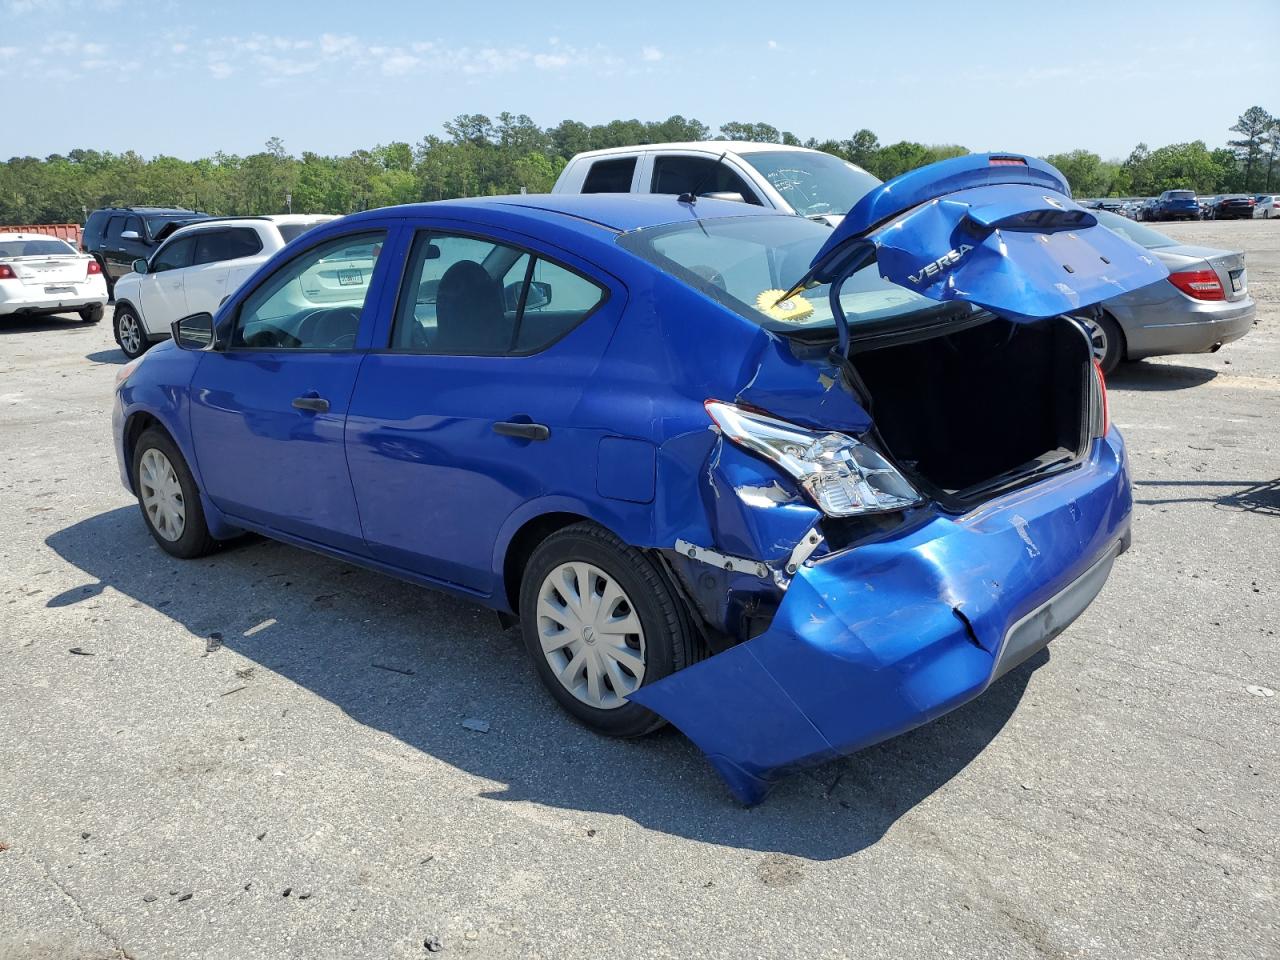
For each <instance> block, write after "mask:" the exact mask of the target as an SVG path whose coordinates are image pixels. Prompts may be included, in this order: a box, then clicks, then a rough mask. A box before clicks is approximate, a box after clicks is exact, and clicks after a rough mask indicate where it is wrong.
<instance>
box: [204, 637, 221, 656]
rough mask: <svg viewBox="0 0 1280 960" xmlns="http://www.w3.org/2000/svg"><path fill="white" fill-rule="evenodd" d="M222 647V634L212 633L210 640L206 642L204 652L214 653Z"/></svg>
mask: <svg viewBox="0 0 1280 960" xmlns="http://www.w3.org/2000/svg"><path fill="white" fill-rule="evenodd" d="M221 646H222V634H220V633H211V634H209V639H207V640H206V641H205V642H204V652H205V653H213V652H215V651H216V650H218V649H219V648H220V647H221Z"/></svg>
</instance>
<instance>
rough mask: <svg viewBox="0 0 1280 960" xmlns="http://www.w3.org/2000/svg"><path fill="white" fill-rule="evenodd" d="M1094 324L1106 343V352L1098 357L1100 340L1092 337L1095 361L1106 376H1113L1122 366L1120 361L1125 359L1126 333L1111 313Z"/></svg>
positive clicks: (1104, 315)
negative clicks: (1117, 368) (1114, 371)
mask: <svg viewBox="0 0 1280 960" xmlns="http://www.w3.org/2000/svg"><path fill="white" fill-rule="evenodd" d="M1094 323H1096V324H1097V326H1098V331H1099V332H1100V333H1101V334H1102V339H1103V340H1105V342H1106V350H1105V352H1104V353H1103V354H1102V355H1101V356H1098V349H1097V348H1098V346H1099V344H1098V340H1097V337H1096V336H1092V335H1091V338H1090V339H1091V341H1092V345H1093V348H1094V359H1095V360H1097V361H1098V364H1099V366H1101V367H1102V372H1103V374H1104V375H1105V376H1111V372H1112V371H1113V370H1115V368H1116V367H1118V366H1120V361H1121V360H1123V359H1124V354H1125V340H1124V331H1123V330H1121V329H1120V324H1118V323H1116V322H1115V320H1114V319H1113V318H1112V317H1111V315H1110V314H1109V313H1104V314H1102V315H1101V316H1100V317H1098V318H1097V320H1095V321H1094Z"/></svg>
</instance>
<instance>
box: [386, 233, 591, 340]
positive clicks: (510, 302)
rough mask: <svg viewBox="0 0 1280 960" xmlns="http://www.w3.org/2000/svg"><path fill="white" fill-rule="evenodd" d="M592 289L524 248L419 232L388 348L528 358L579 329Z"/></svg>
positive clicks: (577, 276) (580, 278) (582, 279)
mask: <svg viewBox="0 0 1280 960" xmlns="http://www.w3.org/2000/svg"><path fill="white" fill-rule="evenodd" d="M604 298H605V291H604V289H603V288H601V287H600V286H599V285H597V284H596V283H594V282H593V281H591V280H588V279H587V278H585V277H583V276H581V275H580V274H578V273H576V272H574V271H572V270H569V269H567V268H565V267H562V266H560V265H559V264H556V263H554V262H552V261H549V260H546V259H543V258H542V257H539V256H537V255H536V254H532V253H530V252H528V251H526V250H521V249H519V248H517V247H513V246H509V245H507V244H502V243H497V242H495V241H490V240H482V239H479V238H476V237H466V236H455V235H450V234H440V233H426V232H423V233H420V234H419V235H418V237H417V238H416V240H415V241H414V244H413V249H412V250H411V251H410V254H409V261H408V264H407V266H406V268H405V273H404V280H403V282H402V284H401V290H400V298H399V302H398V304H397V308H396V319H395V325H394V328H393V330H392V337H391V348H392V349H393V350H403V351H408V352H412V353H427V354H447V355H453V356H502V355H506V354H526V353H533V352H536V351H538V350H541V349H543V348H545V347H547V346H549V345H550V344H551V343H553V342H554V341H556V340H558V339H559V338H560V337H562V336H563V335H564V334H566V333H567V332H569V331H570V330H572V329H573V328H574V327H575V326H577V325H578V324H579V323H581V322H582V321H583V320H584V319H585V318H586V317H587V315H588V314H590V313H591V311H592V310H594V309H595V308H596V307H597V306H599V304H600V303H602V302H603V300H604Z"/></svg>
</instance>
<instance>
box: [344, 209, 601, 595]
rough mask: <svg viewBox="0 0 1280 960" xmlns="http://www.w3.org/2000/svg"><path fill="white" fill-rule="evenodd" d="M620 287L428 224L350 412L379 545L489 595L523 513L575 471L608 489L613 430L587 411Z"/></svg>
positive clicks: (424, 570)
mask: <svg viewBox="0 0 1280 960" xmlns="http://www.w3.org/2000/svg"><path fill="white" fill-rule="evenodd" d="M606 298H607V289H606V286H605V285H604V284H602V283H599V282H596V281H595V280H593V279H588V277H587V276H586V275H585V271H583V272H579V269H578V268H574V269H570V268H569V267H568V266H565V265H562V264H560V263H556V262H553V261H551V260H549V259H546V258H544V257H542V256H540V255H538V254H537V253H535V252H533V251H529V250H526V249H523V248H522V247H518V246H516V245H514V244H507V243H502V242H499V241H496V240H489V239H480V238H477V237H474V236H461V235H456V234H454V235H451V234H446V233H443V232H441V233H428V232H422V233H419V234H418V236H417V238H416V239H415V240H414V243H413V245H412V247H411V248H410V252H409V257H408V259H407V262H406V266H405V269H404V276H403V281H402V283H401V287H400V294H399V299H398V302H397V307H396V310H395V314H394V317H393V318H392V319H393V326H392V329H391V331H390V334H389V341H390V342H389V344H387V346H388V347H389V349H385V350H375V351H373V352H371V353H370V354H369V356H368V357H367V358H366V360H365V363H364V366H363V367H362V368H361V370H360V376H359V379H358V380H357V382H356V388H355V395H354V396H353V398H352V401H351V409H350V414H349V416H348V418H347V459H348V462H349V463H350V466H351V476H352V480H353V482H354V484H355V488H356V495H357V499H358V502H359V505H360V517H361V520H362V522H363V526H364V533H365V539H366V541H367V542H368V544H369V549H370V552H371V554H372V555H373V556H374V557H376V558H378V559H380V560H383V561H385V562H387V563H389V564H393V565H395V566H397V567H401V568H404V569H406V570H410V571H413V572H415V573H418V574H421V575H425V576H428V577H431V578H433V579H436V580H439V581H444V582H447V583H450V584H454V585H459V586H462V587H465V588H467V589H469V590H472V591H475V592H476V593H480V594H489V593H491V592H492V591H493V589H494V588H495V585H496V584H495V572H494V569H493V557H494V544H495V541H496V539H497V536H498V533H499V530H500V529H501V527H502V525H503V523H504V522H505V521H506V520H507V518H508V517H510V516H511V514H512V513H513V512H515V511H516V510H518V509H519V508H520V507H521V505H523V504H525V503H527V502H529V501H531V500H534V499H536V498H538V497H542V496H545V495H547V494H548V493H550V492H551V491H552V490H553V489H555V488H556V485H557V480H558V479H559V478H563V477H564V476H565V475H567V474H569V475H572V476H573V477H574V478H575V480H576V481H578V482H581V483H583V484H587V485H589V486H590V489H591V492H592V493H594V490H595V477H594V472H593V470H592V467H593V465H594V457H595V449H596V447H595V444H598V442H599V438H598V437H595V436H594V435H593V437H592V438H591V439H589V440H588V439H584V433H585V431H581V430H578V429H576V427H575V426H574V425H573V416H572V414H573V410H574V409H575V407H576V405H577V402H578V397H579V396H580V394H581V390H582V385H583V384H584V383H585V382H586V380H587V378H589V377H590V376H591V375H592V373H593V371H594V370H595V368H596V366H597V364H598V360H599V356H600V353H601V352H602V351H603V350H604V347H605V344H606V343H607V339H608V336H609V334H610V332H611V331H612V329H613V326H614V323H615V322H616V318H617V314H618V312H619V311H620V310H621V305H622V302H623V298H622V297H621V296H618V297H617V298H616V300H611V301H609V302H608V303H607V304H606V303H605V301H606ZM602 304H603V306H602ZM597 308H600V309H597ZM588 317H590V318H591V319H589V320H588V319H587V318H588ZM584 321H585V322H584ZM562 338H563V339H562ZM384 343H385V341H384ZM584 449H585V450H586V451H587V457H586V458H584V455H583V450H584Z"/></svg>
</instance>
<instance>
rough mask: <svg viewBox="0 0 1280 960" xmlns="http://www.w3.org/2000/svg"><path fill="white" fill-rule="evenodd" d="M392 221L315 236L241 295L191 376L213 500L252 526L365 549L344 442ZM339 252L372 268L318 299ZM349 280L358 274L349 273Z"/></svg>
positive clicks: (195, 429) (195, 427)
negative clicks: (338, 290)
mask: <svg viewBox="0 0 1280 960" xmlns="http://www.w3.org/2000/svg"><path fill="white" fill-rule="evenodd" d="M386 235H387V230H386V229H385V227H383V226H381V225H379V224H377V223H373V224H369V223H363V224H360V225H359V228H358V229H356V230H352V231H351V232H350V233H347V234H343V235H340V236H338V237H331V238H329V239H327V240H318V241H317V242H316V243H314V244H313V245H311V246H310V247H308V248H305V249H303V250H300V251H298V253H297V254H296V255H295V256H294V257H292V258H291V259H289V260H287V261H286V262H284V263H282V264H280V265H279V266H278V267H276V269H275V270H274V271H272V272H271V273H269V274H268V275H267V276H266V277H264V278H263V279H262V280H261V281H260V282H259V283H257V284H255V285H254V287H253V288H252V289H250V290H247V291H245V292H244V293H243V294H241V295H238V296H237V299H236V302H235V304H234V306H230V305H229V306H228V309H227V310H225V311H224V312H223V314H221V315H220V316H219V329H218V339H219V342H220V344H222V346H221V347H220V348H219V349H218V350H214V351H211V352H208V353H205V354H203V355H202V356H201V359H200V365H199V367H198V368H197V370H196V373H195V376H194V377H193V378H192V382H191V391H190V395H191V433H192V437H193V443H194V445H195V452H196V459H197V462H198V463H199V467H200V473H201V476H202V477H203V480H204V484H205V490H206V492H207V494H208V496H209V498H210V499H211V500H212V501H213V502H214V503H215V504H216V505H217V506H218V508H219V509H221V510H223V511H224V512H226V513H227V514H229V515H231V516H232V517H235V518H238V519H241V520H244V521H245V522H246V523H247V524H249V525H251V526H258V527H263V528H268V529H270V530H272V531H279V532H280V533H283V534H286V535H289V536H293V537H297V538H300V539H303V540H306V541H311V542H314V543H318V544H323V545H325V546H327V547H331V548H334V549H338V550H344V551H347V552H350V553H357V554H363V553H365V547H364V538H363V535H362V534H361V531H360V518H359V514H358V512H357V510H356V501H355V495H354V493H353V491H352V488H351V476H350V473H349V472H348V469H347V458H346V452H345V449H344V429H345V424H346V418H347V408H348V405H349V403H350V401H351V390H352V387H353V385H354V384H355V381H356V373H357V371H358V370H359V369H360V364H361V361H362V360H363V359H364V356H365V349H366V347H367V344H368V340H369V333H370V330H371V328H372V324H373V317H374V315H375V314H376V311H377V308H378V307H377V304H378V298H379V290H380V284H381V282H382V281H381V279H380V278H381V273H380V271H381V270H382V269H383V264H384V263H385V261H383V262H382V263H379V262H377V257H376V255H375V252H374V251H375V250H376V251H381V249H382V244H383V242H384V240H385V238H386ZM334 258H339V259H340V260H341V261H342V262H344V263H345V262H347V261H348V260H350V259H359V260H361V262H363V263H364V264H366V266H367V268H368V269H363V270H361V271H360V273H359V274H358V279H356V280H353V281H352V282H350V283H347V284H345V285H344V286H343V288H342V293H343V296H341V297H337V296H328V297H325V298H324V299H316V298H314V297H313V296H312V291H313V290H315V289H316V283H315V281H316V280H317V278H318V277H319V276H320V275H322V274H324V273H325V272H326V271H328V270H329V269H330V268H329V266H328V264H331V263H332V262H333V260H334ZM352 276H356V275H355V274H352Z"/></svg>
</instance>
